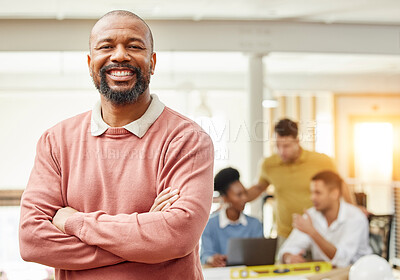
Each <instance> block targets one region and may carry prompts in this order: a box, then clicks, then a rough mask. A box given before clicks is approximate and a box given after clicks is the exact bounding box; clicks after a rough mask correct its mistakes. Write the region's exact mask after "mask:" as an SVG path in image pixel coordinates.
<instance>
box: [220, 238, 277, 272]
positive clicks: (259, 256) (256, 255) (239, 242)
mask: <svg viewBox="0 0 400 280" xmlns="http://www.w3.org/2000/svg"><path fill="white" fill-rule="evenodd" d="M276 246H277V239H276V238H268V239H267V238H231V239H229V241H228V253H227V262H226V265H227V266H232V265H247V266H254V265H270V264H274V263H275V252H276Z"/></svg>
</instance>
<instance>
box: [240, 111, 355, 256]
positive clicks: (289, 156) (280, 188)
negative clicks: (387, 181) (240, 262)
mask: <svg viewBox="0 0 400 280" xmlns="http://www.w3.org/2000/svg"><path fill="white" fill-rule="evenodd" d="M274 130H275V134H276V147H277V154H274V155H272V156H270V157H268V158H266V159H264V161H263V163H262V166H261V175H260V178H259V181H258V183H257V184H256V185H254V186H252V187H251V188H250V189H248V190H247V193H248V198H249V201H252V200H254V199H255V198H256V197H257V196H259V195H260V194H261V193H262V192H263V191H265V190H266V189H267V187H268V186H269V185H270V184H272V185H274V187H275V190H274V198H275V201H276V212H275V214H276V222H277V231H278V248H279V246H280V245H281V244H282V243H283V242H284V241H285V239H286V238H287V237H288V236H289V234H290V232H291V230H292V215H293V214H294V213H303V210H304V209H307V208H309V207H311V205H312V203H311V200H310V182H311V178H312V177H313V176H314V175H315V174H317V173H318V172H320V171H324V170H331V171H335V166H334V164H333V161H332V160H331V159H330V158H329V157H328V156H327V155H324V154H320V153H317V152H312V151H307V150H304V149H302V148H301V146H300V141H299V138H298V127H297V123H295V122H293V121H292V120H289V119H282V120H280V121H279V122H278V123H277V124H276V125H275V129H274ZM343 196H344V198H345V199H346V201H352V199H351V195H350V193H349V192H348V190H347V188H345V189H344V191H343Z"/></svg>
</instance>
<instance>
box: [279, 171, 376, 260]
mask: <svg viewBox="0 0 400 280" xmlns="http://www.w3.org/2000/svg"><path fill="white" fill-rule="evenodd" d="M341 186H342V179H341V178H340V177H339V175H337V174H336V173H334V172H331V171H324V172H321V173H318V174H317V175H315V176H314V177H313V178H312V181H311V200H312V203H313V204H314V207H312V208H310V209H308V210H307V211H306V212H305V214H304V215H298V214H294V217H293V226H294V229H293V231H292V233H291V234H290V235H289V237H288V239H287V240H286V242H285V243H284V244H283V246H282V247H281V250H280V252H279V259H280V260H281V261H283V262H284V263H301V262H305V261H306V260H305V258H304V256H303V253H304V252H305V251H306V250H307V249H311V254H312V260H314V261H330V262H332V264H333V265H334V266H337V267H345V266H348V265H351V264H353V263H355V262H356V261H357V260H358V259H359V258H360V257H362V256H364V255H367V254H371V253H372V250H371V248H370V246H369V226H368V220H367V217H366V216H365V215H364V214H363V212H362V211H361V210H360V209H359V208H358V207H356V206H354V205H351V204H349V203H347V202H345V201H343V200H341V199H340V198H341Z"/></svg>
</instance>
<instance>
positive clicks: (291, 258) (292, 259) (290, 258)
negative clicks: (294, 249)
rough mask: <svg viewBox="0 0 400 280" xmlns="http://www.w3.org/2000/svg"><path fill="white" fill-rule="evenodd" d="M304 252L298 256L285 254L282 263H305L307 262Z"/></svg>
mask: <svg viewBox="0 0 400 280" xmlns="http://www.w3.org/2000/svg"><path fill="white" fill-rule="evenodd" d="M303 253H304V252H300V253H299V254H297V255H294V254H290V253H285V254H283V256H282V261H283V263H289V264H290V263H303V262H305V261H306V259H305V258H304V257H303Z"/></svg>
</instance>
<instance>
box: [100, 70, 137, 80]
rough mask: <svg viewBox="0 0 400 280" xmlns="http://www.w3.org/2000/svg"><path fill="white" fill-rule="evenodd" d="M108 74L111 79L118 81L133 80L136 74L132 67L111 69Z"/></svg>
mask: <svg viewBox="0 0 400 280" xmlns="http://www.w3.org/2000/svg"><path fill="white" fill-rule="evenodd" d="M106 74H107V76H108V77H109V78H110V79H111V80H114V81H118V82H121V81H128V80H131V79H132V78H133V76H134V72H133V71H132V70H131V69H110V70H108V71H106Z"/></svg>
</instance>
